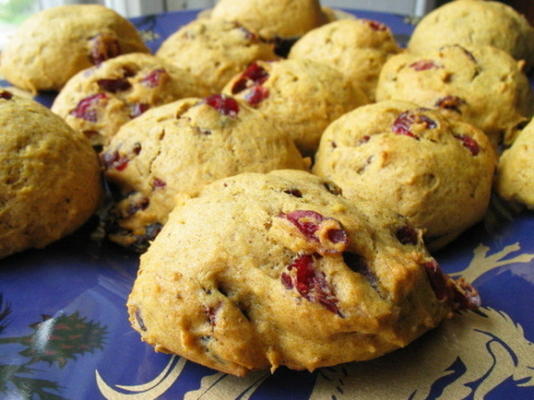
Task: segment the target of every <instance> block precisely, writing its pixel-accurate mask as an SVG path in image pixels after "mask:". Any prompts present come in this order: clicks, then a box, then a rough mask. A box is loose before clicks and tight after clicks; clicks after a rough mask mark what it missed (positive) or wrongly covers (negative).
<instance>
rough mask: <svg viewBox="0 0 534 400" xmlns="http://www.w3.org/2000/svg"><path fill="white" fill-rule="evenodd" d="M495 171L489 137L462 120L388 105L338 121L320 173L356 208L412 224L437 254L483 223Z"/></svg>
mask: <svg viewBox="0 0 534 400" xmlns="http://www.w3.org/2000/svg"><path fill="white" fill-rule="evenodd" d="M495 163H496V156H495V153H494V151H493V148H492V146H491V144H490V142H489V140H488V139H487V137H486V135H484V133H483V132H482V131H480V130H479V129H477V128H475V127H474V126H472V125H470V124H468V123H466V122H464V121H463V120H461V119H460V118H458V117H451V116H449V115H447V114H445V113H444V112H443V111H440V110H430V109H425V108H420V107H418V106H417V105H415V104H412V103H405V102H399V101H384V102H379V103H375V104H371V105H367V106H364V107H360V108H358V109H356V110H354V111H352V112H350V113H348V114H345V115H344V116H342V117H341V118H339V119H337V120H336V121H334V122H333V123H332V124H331V125H330V126H329V127H328V128H327V129H326V130H325V132H324V134H323V137H322V138H321V144H320V146H319V150H318V152H317V154H316V158H315V165H314V168H313V172H314V173H316V174H318V175H320V176H322V177H324V178H327V179H331V180H332V181H334V182H335V183H336V184H337V185H339V186H340V187H341V189H342V190H343V195H344V196H345V197H347V198H348V199H351V200H352V201H354V202H355V203H357V202H359V201H363V202H367V203H369V204H368V207H370V208H384V209H386V210H390V211H391V212H395V213H398V214H400V215H403V216H405V217H406V218H407V219H408V220H409V221H410V223H411V224H413V225H414V226H416V227H418V228H420V229H424V230H425V241H426V242H427V244H428V245H429V246H431V247H432V248H434V249H436V248H438V247H441V246H443V245H445V244H446V243H448V242H450V241H451V240H452V239H454V238H455V237H456V236H458V235H459V234H460V233H461V232H462V231H464V230H465V229H466V228H468V227H469V226H471V225H473V224H474V223H476V222H478V221H479V220H480V219H481V218H482V217H483V216H484V214H485V211H486V209H487V205H488V202H489V198H490V192H491V182H492V178H493V172H494V169H495ZM460 210H461V211H460Z"/></svg>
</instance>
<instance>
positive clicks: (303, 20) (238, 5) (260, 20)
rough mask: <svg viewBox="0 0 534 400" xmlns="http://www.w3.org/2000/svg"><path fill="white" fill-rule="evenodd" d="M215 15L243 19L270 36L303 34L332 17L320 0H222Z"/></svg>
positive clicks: (237, 20)
mask: <svg viewBox="0 0 534 400" xmlns="http://www.w3.org/2000/svg"><path fill="white" fill-rule="evenodd" d="M211 18H213V19H224V20H228V21H236V22H239V23H240V24H242V25H243V26H245V27H246V28H247V29H250V30H251V31H253V32H256V33H258V34H259V35H260V36H261V37H264V38H266V39H275V38H284V39H287V38H293V37H297V36H302V35H304V34H305V33H306V32H308V31H310V30H312V29H314V28H317V27H318V26H320V25H323V24H324V23H326V22H327V21H328V19H327V17H326V16H325V14H324V13H323V11H322V10H321V5H320V3H319V1H318V0H277V1H271V0H220V1H219V2H218V3H217V4H216V5H215V7H214V8H213V11H212V13H211Z"/></svg>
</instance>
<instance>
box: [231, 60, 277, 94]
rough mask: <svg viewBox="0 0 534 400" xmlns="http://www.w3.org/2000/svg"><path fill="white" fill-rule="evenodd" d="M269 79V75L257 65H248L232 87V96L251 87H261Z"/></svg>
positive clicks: (254, 63)
mask: <svg viewBox="0 0 534 400" xmlns="http://www.w3.org/2000/svg"><path fill="white" fill-rule="evenodd" d="M267 78H269V73H268V72H267V71H266V70H265V69H264V68H263V67H262V66H261V65H259V64H258V63H256V62H253V63H250V64H249V66H248V67H247V69H246V70H245V71H244V72H243V73H242V74H241V76H240V77H239V79H238V80H237V81H236V82H235V83H234V86H232V94H237V93H240V92H242V91H243V90H245V89H246V88H248V87H251V86H261V85H262V84H263V83H264V82H265V81H266V80H267Z"/></svg>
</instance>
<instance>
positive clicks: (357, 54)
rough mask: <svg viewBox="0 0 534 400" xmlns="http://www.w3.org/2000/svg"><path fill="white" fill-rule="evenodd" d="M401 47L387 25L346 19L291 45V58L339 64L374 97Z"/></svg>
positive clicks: (341, 70) (370, 96) (318, 30)
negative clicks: (382, 72) (387, 65)
mask: <svg viewBox="0 0 534 400" xmlns="http://www.w3.org/2000/svg"><path fill="white" fill-rule="evenodd" d="M399 50H400V49H399V47H398V46H397V43H396V42H395V39H394V38H393V34H392V33H391V30H390V29H389V28H388V27H387V26H386V25H384V24H382V23H380V22H376V21H370V20H366V19H343V20H339V21H336V22H331V23H329V24H327V25H323V26H321V27H320V28H316V29H314V30H312V31H310V32H308V33H307V34H306V35H304V36H303V37H302V38H300V39H299V40H298V41H297V42H296V43H295V45H294V46H293V47H292V48H291V51H290V53H289V58H307V59H310V60H313V61H317V62H320V63H323V64H327V65H330V66H331V67H335V68H336V69H338V70H339V71H340V72H342V73H343V75H345V76H346V77H347V79H349V80H350V81H351V82H355V83H356V84H357V85H358V86H359V87H360V88H361V89H362V90H363V91H364V92H365V94H366V95H367V97H369V99H370V100H373V99H374V98H375V90H376V85H377V82H378V75H379V74H380V70H381V69H382V66H383V65H384V63H385V62H386V60H387V59H388V57H390V56H392V55H394V54H396V53H398V52H399Z"/></svg>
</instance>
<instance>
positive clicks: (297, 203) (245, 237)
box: [128, 170, 477, 375]
mask: <svg viewBox="0 0 534 400" xmlns="http://www.w3.org/2000/svg"><path fill="white" fill-rule="evenodd" d="M329 186H330V183H329V182H326V181H324V180H323V179H321V178H318V177H315V176H313V175H311V174H309V173H307V172H304V171H289V170H284V171H274V172H271V173H268V174H257V173H247V174H241V175H238V176H234V177H231V178H226V179H222V180H219V181H217V182H214V183H212V184H211V185H209V186H208V187H206V188H205V189H204V190H203V191H202V193H201V194H200V196H199V197H198V198H195V199H192V200H189V201H187V202H186V203H184V204H183V205H182V206H180V207H177V208H176V209H175V210H174V211H173V212H172V213H171V215H170V217H169V221H168V223H167V225H166V226H165V227H164V228H163V230H162V232H161V233H160V235H159V236H158V237H157V238H156V240H155V241H154V242H153V243H152V245H151V246H150V248H149V250H148V251H147V253H145V254H144V255H143V256H141V263H140V270H139V274H138V277H137V279H136V281H135V283H134V286H133V289H132V292H131V294H130V296H129V298H128V309H129V313H130V322H131V324H132V326H133V327H134V329H135V330H137V331H138V332H139V333H140V334H141V337H142V339H143V341H145V342H147V343H149V344H151V345H152V346H154V347H155V349H156V351H161V352H166V353H175V354H179V355H181V356H184V357H186V358H188V359H190V360H193V361H195V362H198V363H200V364H203V365H206V366H208V367H210V368H215V369H217V370H220V371H223V372H226V373H230V374H234V375H244V374H246V373H247V372H248V371H250V370H254V369H265V368H270V369H271V371H274V370H275V369H276V368H277V367H279V366H287V367H289V368H292V369H307V370H309V371H312V370H314V369H316V368H319V367H324V366H331V365H335V364H339V363H344V362H349V361H357V360H367V359H371V358H375V357H379V356H380V355H382V354H384V353H387V352H390V351H392V350H394V349H397V348H399V347H403V346H406V345H407V344H408V343H409V342H410V341H412V340H414V339H415V338H416V337H418V336H419V335H421V334H422V333H423V332H425V331H426V330H428V329H430V328H432V327H435V326H436V325H437V324H438V323H439V322H440V321H441V320H442V319H444V318H446V317H448V316H450V315H451V314H452V312H451V311H452V310H454V309H458V308H462V307H465V306H475V304H476V302H477V296H476V293H475V292H473V291H472V290H471V288H470V287H468V286H465V285H464V288H463V289H462V288H461V287H460V286H459V285H458V286H457V284H455V283H454V282H453V281H452V280H450V279H449V278H447V277H446V276H444V275H443V274H441V272H440V270H439V266H438V264H437V263H436V262H435V260H433V259H432V258H431V257H430V256H429V255H428V254H427V253H426V251H425V250H424V248H423V247H422V246H421V242H420V240H419V238H420V236H419V233H418V232H417V231H415V230H411V228H410V230H411V231H412V232H413V234H414V236H415V239H414V240H415V241H414V242H413V243H412V242H406V243H405V244H403V243H401V242H400V241H399V239H398V238H397V235H396V233H395V231H394V230H393V231H389V230H377V229H376V228H375V227H373V226H371V225H370V224H369V221H368V219H367V217H366V216H365V215H364V214H362V213H361V212H360V211H359V210H358V209H357V208H356V207H355V206H354V205H353V204H352V203H350V202H349V201H348V200H346V199H344V198H343V197H342V196H339V195H336V194H335V193H331V192H330V191H329V190H328V189H327V188H328V187H329ZM399 228H407V227H405V226H403V227H399ZM466 290H467V293H466V292H465V291H466ZM453 293H455V294H457V297H456V299H457V300H459V302H456V301H455V300H453V297H454V296H455V294H453ZM466 295H467V297H466ZM468 297H469V298H468ZM460 303H461V304H460Z"/></svg>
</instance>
